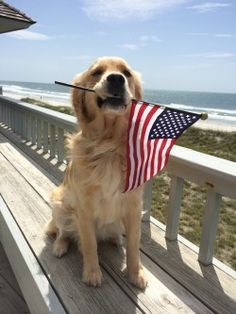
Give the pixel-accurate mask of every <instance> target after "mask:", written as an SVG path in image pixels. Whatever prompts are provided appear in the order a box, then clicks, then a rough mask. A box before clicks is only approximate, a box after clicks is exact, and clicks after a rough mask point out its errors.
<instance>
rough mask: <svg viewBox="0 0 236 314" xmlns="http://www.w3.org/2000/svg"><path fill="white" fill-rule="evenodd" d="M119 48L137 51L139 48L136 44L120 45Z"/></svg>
mask: <svg viewBox="0 0 236 314" xmlns="http://www.w3.org/2000/svg"><path fill="white" fill-rule="evenodd" d="M120 47H121V48H124V49H128V50H137V49H138V48H139V46H138V45H136V44H122V45H120Z"/></svg>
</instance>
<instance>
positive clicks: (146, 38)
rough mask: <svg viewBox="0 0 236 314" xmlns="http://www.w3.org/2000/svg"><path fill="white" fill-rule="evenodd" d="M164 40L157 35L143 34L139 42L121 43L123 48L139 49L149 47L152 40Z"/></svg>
mask: <svg viewBox="0 0 236 314" xmlns="http://www.w3.org/2000/svg"><path fill="white" fill-rule="evenodd" d="M160 41H162V40H161V39H159V38H158V37H157V36H155V35H142V36H140V37H139V38H138V40H137V42H136V43H135V44H133V43H129V44H122V45H120V47H121V48H124V49H129V50H137V49H140V48H143V47H147V46H148V45H150V43H152V42H160Z"/></svg>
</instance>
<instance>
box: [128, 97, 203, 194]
mask: <svg viewBox="0 0 236 314" xmlns="http://www.w3.org/2000/svg"><path fill="white" fill-rule="evenodd" d="M200 118H201V114H197V113H192V112H187V111H181V110H178V109H172V108H168V107H162V106H159V105H151V104H149V103H146V102H141V101H140V102H138V101H133V103H132V105H131V111H130V117H129V128H128V140H127V174H126V183H125V190H124V192H128V191H131V190H133V189H135V188H137V187H138V186H140V185H142V184H143V183H144V182H146V181H148V180H149V179H150V178H151V177H153V176H155V175H156V174H157V173H158V172H159V171H161V170H162V169H163V168H164V167H165V165H166V163H167V161H168V157H169V154H170V151H171V148H172V147H173V145H174V144H175V142H176V139H177V138H178V137H179V136H180V135H181V134H182V133H183V132H184V131H185V130H186V129H187V128H188V127H190V126H191V125H192V124H193V123H195V122H196V121H197V120H198V119H200Z"/></svg>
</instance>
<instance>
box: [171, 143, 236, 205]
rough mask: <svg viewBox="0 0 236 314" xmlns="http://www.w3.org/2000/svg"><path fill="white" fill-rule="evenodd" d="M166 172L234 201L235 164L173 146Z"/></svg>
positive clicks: (235, 195) (235, 192)
mask: <svg viewBox="0 0 236 314" xmlns="http://www.w3.org/2000/svg"><path fill="white" fill-rule="evenodd" d="M190 168H191V169H192V171H190ZM166 170H167V171H168V172H169V173H171V174H174V175H175V176H177V177H181V178H183V179H186V180H189V181H191V182H193V183H196V184H198V185H201V186H206V187H210V188H214V189H215V190H216V191H217V193H219V194H222V195H224V196H228V197H231V198H234V199H236V162H233V161H230V160H226V159H223V158H219V157H215V156H211V155H208V154H205V153H200V152H197V151H194V150H192V149H189V148H186V147H181V146H178V145H175V146H174V147H173V149H172V151H171V153H170V158H169V161H168V164H167V168H166ZM229 185H230V186H231V187H229Z"/></svg>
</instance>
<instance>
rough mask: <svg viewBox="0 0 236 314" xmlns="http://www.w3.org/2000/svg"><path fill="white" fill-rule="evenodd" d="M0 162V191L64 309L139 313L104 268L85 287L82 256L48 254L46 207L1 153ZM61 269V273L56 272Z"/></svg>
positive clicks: (79, 311) (74, 253)
mask: <svg viewBox="0 0 236 314" xmlns="http://www.w3.org/2000/svg"><path fill="white" fill-rule="evenodd" d="M0 164H1V167H0V175H1V178H2V180H1V183H0V190H1V193H2V195H3V197H4V199H5V201H6V202H7V204H8V206H9V207H10V209H11V211H12V212H13V214H14V215H15V216H17V220H18V223H19V225H20V226H21V229H22V231H23V233H24V234H25V236H26V237H27V239H28V241H29V243H30V245H31V247H32V248H33V250H34V252H35V253H36V255H37V256H38V259H39V262H40V264H41V265H42V267H43V268H44V270H45V271H46V273H47V275H48V278H49V279H50V282H51V283H52V285H53V286H54V288H55V289H56V290H57V291H58V293H59V295H60V296H61V298H62V301H63V303H64V305H65V307H66V309H67V310H68V311H69V312H70V313H112V312H115V311H117V312H119V313H140V310H139V308H138V307H137V306H136V305H135V303H134V302H133V301H131V300H130V298H129V297H128V296H127V295H126V294H125V293H124V292H123V291H122V289H120V287H119V286H118V285H117V284H116V283H115V282H114V280H113V279H112V278H111V277H110V276H109V275H108V274H107V273H106V272H105V271H104V272H103V275H104V279H105V283H104V284H103V286H102V288H100V289H95V288H94V289H93V288H89V287H87V286H86V285H85V284H84V283H83V282H82V281H81V280H80V278H81V272H82V259H81V258H80V257H79V256H78V253H77V251H76V250H72V251H71V253H70V254H68V255H67V256H65V257H64V258H62V259H57V258H56V257H54V256H53V255H52V252H51V251H52V250H51V244H52V243H51V241H50V239H48V238H47V239H45V237H44V234H43V227H44V225H45V223H46V222H47V221H48V219H49V218H50V211H51V210H50V208H49V207H48V206H47V204H46V203H45V202H44V201H43V200H42V198H41V197H40V196H39V195H38V193H36V192H35V191H34V190H33V188H32V187H31V186H30V185H29V184H28V183H27V182H26V181H25V179H24V178H23V177H22V176H21V175H20V174H19V173H18V172H17V170H15V169H14V168H13V166H12V165H11V164H10V163H9V162H8V161H7V160H6V159H5V157H4V156H3V155H2V154H0ZM62 273H63V274H64V275H63V276H60V274H62ZM78 300H79V301H78Z"/></svg>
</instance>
